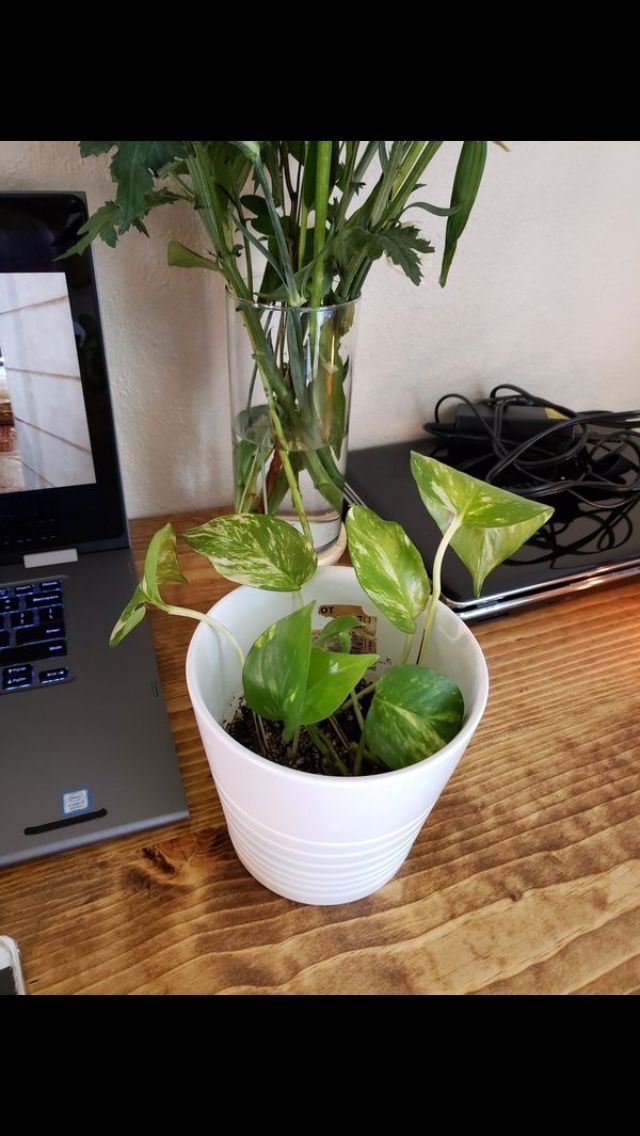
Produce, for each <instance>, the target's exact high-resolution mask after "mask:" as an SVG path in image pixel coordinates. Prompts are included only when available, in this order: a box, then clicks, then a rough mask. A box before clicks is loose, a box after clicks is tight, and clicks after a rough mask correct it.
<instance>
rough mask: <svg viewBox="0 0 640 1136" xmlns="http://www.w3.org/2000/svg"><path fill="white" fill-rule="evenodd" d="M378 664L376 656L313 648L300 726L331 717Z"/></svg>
mask: <svg viewBox="0 0 640 1136" xmlns="http://www.w3.org/2000/svg"><path fill="white" fill-rule="evenodd" d="M377 661H378V656H377V655H369V654H365V655H349V654H345V653H344V652H342V651H323V650H321V649H320V648H318V647H312V649H311V655H310V659H309V673H308V675H307V689H306V691H305V696H304V702H303V705H302V712H301V714H300V725H302V726H310V725H313V724H314V723H315V722H322V721H323V720H324V719H325V718H328V717H330V715H331V714H333V713H334V712H335V711H336V710H337V709H338V707H339V706H341V705H342V703H343V702H344V700H345V698H346V697H347V695H348V694H349V693H350V691H352V690H353V689H354V687H355V686H357V685H358V683H359V682H360V679H361V678H362V677H363V675H364V674H366V672H367V671H368V670H369V668H370V667H373V666H374V665H375V663H376V662H377Z"/></svg>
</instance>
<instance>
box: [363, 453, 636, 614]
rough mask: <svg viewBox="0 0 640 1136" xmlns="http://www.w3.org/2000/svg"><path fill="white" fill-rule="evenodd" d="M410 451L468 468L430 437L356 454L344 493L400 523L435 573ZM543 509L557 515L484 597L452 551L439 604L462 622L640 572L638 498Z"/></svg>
mask: <svg viewBox="0 0 640 1136" xmlns="http://www.w3.org/2000/svg"><path fill="white" fill-rule="evenodd" d="M412 450H415V451H417V452H418V453H421V454H425V455H430V456H433V457H437V458H438V460H439V461H444V462H446V463H447V464H449V465H452V466H454V467H456V466H457V464H458V463H459V464H461V465H462V464H466V462H465V457H466V455H465V453H464V450H461V449H460V447H458V449H457V450H455V452H452V453H447V452H446V451H445V452H444V453H443V452H442V443H441V442H437V441H434V440H433V439H430V438H427V437H425V435H422V437H419V438H416V439H414V440H413V441H410V442H395V443H392V444H389V445H382V446H372V447H369V448H367V449H362V450H354V451H352V452H351V453H350V454H349V457H348V460H347V472H346V486H345V496H346V498H347V500H348V501H349V502H351V503H355V504H360V505H367V506H368V507H369V508H370V509H373V510H374V511H375V512H376V513H378V514H379V516H381V517H382V518H383V519H384V520H388V521H398V522H399V523H400V524H401V525H402V526H403V528H404V529H405V531H406V532H407V534H408V536H409V537H411V540H412V541H413V542H414V544H415V545H416V547H417V548H418V550H419V551H420V553H421V555H422V557H423V559H424V561H425V564H426V565H427V568H428V570H429V572H431V567H432V565H433V558H434V555H435V551H436V548H437V545H438V543H439V540H440V535H441V534H440V530H439V529H438V527H437V525H436V524H435V522H434V521H433V520H432V519H431V517H429V515H428V513H427V511H426V509H425V507H424V505H423V504H422V501H421V499H420V495H419V493H418V490H417V488H416V484H415V482H414V480H413V477H412V475H411V469H410V455H411V451H412ZM618 460H619V461H620V460H622V459H618ZM634 462H635V463H636V464H637V458H636V455H630V467H629V468H630V469H631V468H632V467H633V463H634ZM489 464H491V463H488V465H489ZM476 476H481V474H480V473H477V474H476ZM505 488H509V486H506V485H505ZM545 504H551V505H553V506H554V508H555V510H556V511H555V514H554V516H553V517H552V518H551V520H550V521H549V522H548V524H546V525H545V526H544V527H543V528H542V529H540V530H539V531H538V532H537V533H535V534H534V536H533V537H532V538H531V540H529V541H528V542H527V543H526V544H525V545H523V547H522V548H521V549H519V550H518V552H516V553H515V555H514V556H513V557H510V558H509V559H508V560H506V561H505V562H504V563H503V564H500V565H499V566H498V567H497V568H496V569H495V570H494V571H493V572H492V573H491V574H490V575H489V576H488V578H487V579H486V580H485V582H484V584H483V587H482V592H481V595H480V596H479V597H477V596H474V594H473V589H472V584H471V577H470V575H469V573H468V571H467V569H466V568H465V566H464V565H463V563H462V561H461V560H459V559H458V557H457V556H456V555H455V553H453V552H452V551H451V550H448V551H447V553H446V555H445V558H444V561H443V567H442V593H443V594H442V599H443V600H444V602H445V603H447V604H448V605H449V606H450V607H451V608H452V609H453V610H454V611H455V612H456V613H457V614H458V615H459V616H461V617H462V619H465V620H468V621H471V620H478V619H488V618H490V617H493V616H496V615H502V614H504V613H505V612H508V611H512V610H513V609H518V608H522V607H525V606H527V605H533V604H538V603H542V602H549V601H551V600H559V599H562V598H564V597H565V596H569V595H573V594H574V593H575V592H576V591H577V590H580V589H584V588H591V587H595V586H597V585H600V584H605V583H614V582H616V581H621V580H626V579H630V578H632V577H633V576H634V575H636V574H637V573H638V572H639V571H640V495H638V494H635V495H634V496H632V497H629V498H626V499H625V498H621V499H620V502H619V504H618V505H616V506H615V507H613V508H612V507H610V505H611V502H610V500H609V501H607V500H603V501H602V504H601V507H598V506H597V503H596V506H595V507H593V508H591V507H586V506H585V505H582V504H580V503H579V502H577V501H576V499H575V498H574V497H569V495H566V494H561V495H558V496H555V497H553V498H551V499H548V500H546V501H545Z"/></svg>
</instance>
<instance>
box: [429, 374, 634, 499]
mask: <svg viewBox="0 0 640 1136" xmlns="http://www.w3.org/2000/svg"><path fill="white" fill-rule="evenodd" d="M500 392H509V393H508V394H507V393H500ZM451 399H456V400H457V401H458V412H457V417H456V419H455V420H454V421H453V422H443V421H442V420H441V418H440V410H441V407H442V406H443V405H444V404H445V403H447V402H448V401H450V400H451ZM434 417H435V421H434V422H429V423H425V427H424V428H425V430H427V431H428V432H429V433H430V434H433V435H434V436H435V437H436V438H438V439H440V440H441V441H442V442H443V443H446V445H447V456H448V457H449V458H450V459H451V464H452V465H455V466H456V468H458V469H462V470H464V471H465V472H467V473H473V474H474V475H475V476H477V477H481V478H482V479H483V480H484V481H488V482H490V483H492V484H497V485H501V486H502V487H503V488H505V489H511V490H512V491H513V492H516V493H520V494H523V495H524V496H528V497H533V498H535V499H536V500H541V499H545V498H548V497H553V496H555V495H557V494H568V495H569V496H570V497H573V498H576V499H577V500H578V501H580V502H581V503H582V504H583V505H586V506H588V507H589V508H593V509H597V510H602V509H608V508H611V509H614V508H619V507H620V505H621V502H623V501H625V500H628V499H629V498H635V497H636V496H637V495H638V494H640V433H638V430H637V429H636V427H639V426H640V410H630V411H608V410H588V411H580V412H576V411H574V410H570V409H569V408H568V407H566V406H561V405H560V404H559V403H556V402H553V400H551V399H546V398H539V397H538V396H537V395H534V394H531V393H530V392H529V391H526V390H524V389H523V388H522V387H518V386H514V385H511V384H510V383H504V384H500V385H499V386H497V387H494V388H493V390H492V391H491V394H490V395H489V397H488V398H486V399H483V400H482V401H480V402H476V403H474V402H472V401H471V400H470V399H468V398H466V397H465V396H464V395H460V394H446V395H443V397H442V398H441V399H439V400H438V402H437V403H436V407H435V411H434Z"/></svg>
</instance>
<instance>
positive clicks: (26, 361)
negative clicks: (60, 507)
mask: <svg viewBox="0 0 640 1136" xmlns="http://www.w3.org/2000/svg"><path fill="white" fill-rule="evenodd" d="M85 334H86V332H85V330H84V329H83V327H82V326H81V325H80V324H78V323H75V322H74V320H73V317H72V313H71V307H70V304H69V295H68V290H67V281H66V277H65V274H64V273H63V272H2V273H0V493H16V492H20V491H22V490H33V489H55V488H63V487H66V486H71V485H91V484H95V481H96V473H95V468H94V463H93V457H92V452H91V443H90V440H89V429H88V423H87V413H86V409H85V401H84V394H83V389H82V382H81V378H80V366H79V361H78V346H81V345H82V342H83V338H84V336H85Z"/></svg>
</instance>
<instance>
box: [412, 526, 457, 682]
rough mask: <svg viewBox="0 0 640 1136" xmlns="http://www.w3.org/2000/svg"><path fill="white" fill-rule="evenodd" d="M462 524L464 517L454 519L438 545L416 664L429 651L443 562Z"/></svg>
mask: <svg viewBox="0 0 640 1136" xmlns="http://www.w3.org/2000/svg"><path fill="white" fill-rule="evenodd" d="M461 524H462V517H460V516H455V517H453V519H452V521H451V523H450V525H449V527H448V528H447V529H446V530H445V532H444V535H443V537H442V540H441V541H440V544H439V545H438V548H437V551H436V554H435V556H434V558H433V579H432V581H431V597H430V599H429V604H428V607H427V618H426V619H425V621H424V627H423V629H422V639H421V640H420V646H419V648H418V658H417V660H416V662H417V663H418V664H420V663H422V660H423V658H424V655H425V652H426V650H427V645H428V643H429V635H430V634H431V628H432V627H433V621H434V619H435V617H436V611H437V608H438V600H439V599H440V593H441V591H442V560H443V558H444V554H445V552H446V551H447V548H448V547H449V545H450V543H451V540H452V538H453V537H454V535H455V534H456V532H457V531H458V529H459V528H460V526H461Z"/></svg>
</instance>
